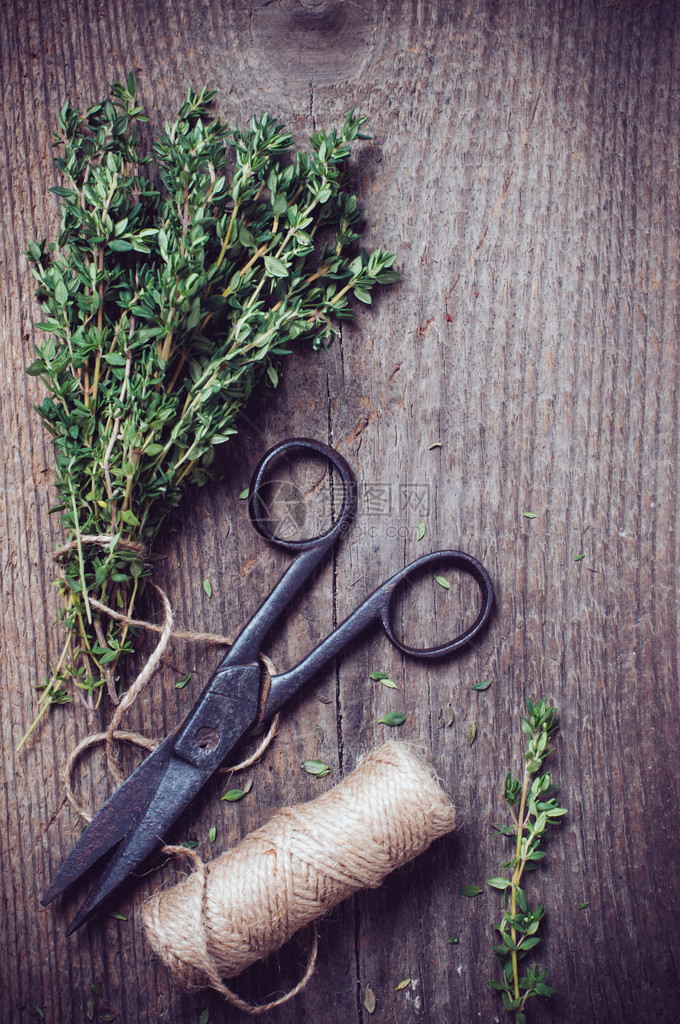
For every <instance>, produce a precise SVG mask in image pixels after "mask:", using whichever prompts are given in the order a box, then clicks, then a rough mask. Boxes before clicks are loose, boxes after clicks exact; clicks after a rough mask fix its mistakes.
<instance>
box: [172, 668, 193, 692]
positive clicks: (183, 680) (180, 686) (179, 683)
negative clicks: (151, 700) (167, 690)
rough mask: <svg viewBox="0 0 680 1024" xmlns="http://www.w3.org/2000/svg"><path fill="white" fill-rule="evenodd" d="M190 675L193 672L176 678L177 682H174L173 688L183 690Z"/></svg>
mask: <svg viewBox="0 0 680 1024" xmlns="http://www.w3.org/2000/svg"><path fill="white" fill-rule="evenodd" d="M192 675H193V672H187V674H186V675H185V676H182V678H181V679H178V680H177V682H176V683H175V689H176V690H183V689H184V687H185V686H186V685H187V683H188V682H189V680H190V679H191V677H192Z"/></svg>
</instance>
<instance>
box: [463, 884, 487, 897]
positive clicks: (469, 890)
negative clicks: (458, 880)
mask: <svg viewBox="0 0 680 1024" xmlns="http://www.w3.org/2000/svg"><path fill="white" fill-rule="evenodd" d="M483 892H484V890H483V889H480V888H479V886H478V885H464V886H462V887H461V890H460V894H461V896H467V897H468V898H469V899H472V898H473V897H474V896H479V895H480V894H481V893H483Z"/></svg>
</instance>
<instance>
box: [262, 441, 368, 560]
mask: <svg viewBox="0 0 680 1024" xmlns="http://www.w3.org/2000/svg"><path fill="white" fill-rule="evenodd" d="M286 452H294V453H296V454H313V455H321V456H322V457H323V458H324V459H327V461H328V462H330V463H331V465H332V466H333V467H334V468H335V469H336V470H337V471H338V473H339V475H340V479H341V480H342V484H343V500H342V508H341V510H340V515H339V516H338V518H337V520H336V521H335V523H333V525H332V526H330V527H329V529H328V530H326V531H325V533H322V534H319V535H318V536H316V537H305V538H302V539H301V540H286V539H285V538H283V537H277V535H276V534H275V533H272V531H271V529H270V528H269V526H268V525H267V521H266V515H265V509H264V507H263V504H262V486H263V481H264V477H265V474H266V472H267V470H268V469H269V467H270V466H271V464H272V462H274V460H275V459H277V458H279V456H281V455H283V454H285V453H286ZM356 492H357V486H356V479H355V476H354V473H353V472H352V470H351V469H350V467H349V465H348V463H347V462H346V461H345V459H344V458H343V457H342V455H340V454H339V453H338V452H336V451H335V449H334V448H331V447H329V445H327V444H324V443H323V442H322V441H316V440H314V438H311V437H290V438H288V439H287V440H285V441H281V442H279V444H276V445H274V447H273V448H270V449H269V451H268V452H265V454H264V455H263V456H262V458H261V459H260V461H259V462H258V464H257V466H256V467H255V471H254V473H253V477H252V480H251V482H250V493H249V496H248V512H249V514H250V518H251V521H252V524H253V526H254V527H255V529H256V530H257V532H258V533H259V534H260V535H261V536H262V537H264V538H265V540H268V541H270V542H271V543H272V544H276V545H277V546H278V547H280V548H283V549H284V550H285V551H308V550H309V549H310V548H315V547H317V546H319V545H320V544H328V545H330V544H332V543H334V542H335V540H336V539H337V538H338V537H339V536H340V534H342V533H343V532H344V531H345V529H346V528H347V523H348V521H349V520H350V519H351V517H352V515H353V514H354V510H355V508H356Z"/></svg>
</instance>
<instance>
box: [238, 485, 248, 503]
mask: <svg viewBox="0 0 680 1024" xmlns="http://www.w3.org/2000/svg"><path fill="white" fill-rule="evenodd" d="M249 495H250V487H244V489H243V490H242V491H241V493H240V494H239V499H240V500H241V501H244V500H245V499H246V498H247V497H249Z"/></svg>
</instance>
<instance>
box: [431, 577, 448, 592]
mask: <svg viewBox="0 0 680 1024" xmlns="http://www.w3.org/2000/svg"><path fill="white" fill-rule="evenodd" d="M434 581H435V583H438V584H439V586H440V587H443V588H444V590H450V589H451V584H450V583H449V581H448V580H447V578H446V576H435V578H434Z"/></svg>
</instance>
